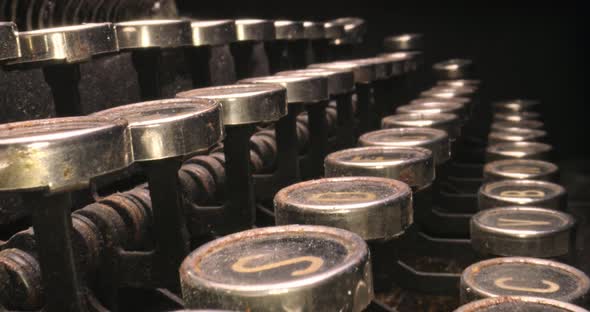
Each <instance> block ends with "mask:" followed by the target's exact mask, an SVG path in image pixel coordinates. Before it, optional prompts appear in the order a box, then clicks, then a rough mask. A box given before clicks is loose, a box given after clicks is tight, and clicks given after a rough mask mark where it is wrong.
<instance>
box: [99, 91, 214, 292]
mask: <svg viewBox="0 0 590 312" xmlns="http://www.w3.org/2000/svg"><path fill="white" fill-rule="evenodd" d="M94 115H95V116H102V117H108V118H124V119H126V120H128V121H129V131H130V132H131V142H132V145H133V160H134V161H135V162H139V163H141V164H142V167H143V169H144V170H145V173H146V175H147V180H148V187H149V190H150V198H151V201H152V209H153V213H154V232H155V235H154V238H155V240H156V242H155V245H156V247H155V254H154V261H155V263H154V265H153V268H152V270H153V272H152V275H153V276H154V277H153V278H154V279H155V282H156V283H157V284H159V285H163V286H166V287H173V288H174V287H178V285H176V284H177V283H178V281H177V279H176V278H175V274H174V272H175V271H176V270H177V268H178V265H179V264H180V263H181V262H182V259H183V258H184V257H185V256H186V255H187V254H188V251H189V250H188V249H189V237H188V230H187V226H186V222H185V219H184V214H185V211H184V206H183V204H182V203H183V200H182V193H181V187H180V183H179V180H178V170H180V167H181V165H182V161H183V160H184V157H185V156H187V155H191V154H195V153H198V152H204V151H207V149H208V148H210V147H211V146H213V145H215V144H217V143H218V142H219V141H220V140H221V139H222V133H223V132H222V128H221V125H222V123H221V117H222V116H221V107H220V105H219V104H218V103H216V102H213V101H211V100H206V99H169V100H159V101H152V102H143V103H136V104H129V105H125V106H120V107H116V108H112V109H108V110H104V111H100V112H98V113H95V114H94ZM194 134H198V135H194Z"/></svg>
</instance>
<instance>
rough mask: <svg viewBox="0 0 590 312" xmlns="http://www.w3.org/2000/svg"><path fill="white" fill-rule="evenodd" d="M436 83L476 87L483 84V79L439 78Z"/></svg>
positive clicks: (444, 85)
mask: <svg viewBox="0 0 590 312" xmlns="http://www.w3.org/2000/svg"><path fill="white" fill-rule="evenodd" d="M436 85H437V86H442V87H451V88H461V87H470V88H474V89H475V88H478V87H479V86H480V85H481V81H480V80H475V79H453V80H439V81H437V82H436Z"/></svg>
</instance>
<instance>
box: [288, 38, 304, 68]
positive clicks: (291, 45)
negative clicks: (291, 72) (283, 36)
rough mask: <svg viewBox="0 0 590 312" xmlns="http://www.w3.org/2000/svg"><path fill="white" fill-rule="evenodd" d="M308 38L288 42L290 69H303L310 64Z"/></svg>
mask: <svg viewBox="0 0 590 312" xmlns="http://www.w3.org/2000/svg"><path fill="white" fill-rule="evenodd" d="M308 42H309V41H308V40H293V41H288V42H287V57H288V59H289V68H290V69H301V68H305V67H307V65H308V62H307V61H308V57H307V44H308Z"/></svg>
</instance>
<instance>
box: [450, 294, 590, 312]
mask: <svg viewBox="0 0 590 312" xmlns="http://www.w3.org/2000/svg"><path fill="white" fill-rule="evenodd" d="M478 311H479V312H514V311H540V312H588V310H586V309H584V308H581V307H579V306H577V305H574V304H571V303H567V302H562V301H558V300H553V299H547V298H541V297H526V296H512V297H510V296H503V297H494V298H487V299H481V300H477V301H473V302H471V303H468V304H466V305H463V306H461V307H459V308H458V309H456V310H455V311H454V312H478Z"/></svg>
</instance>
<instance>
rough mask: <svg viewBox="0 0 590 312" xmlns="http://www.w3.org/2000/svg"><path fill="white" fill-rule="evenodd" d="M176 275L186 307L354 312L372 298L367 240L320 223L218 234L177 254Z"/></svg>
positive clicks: (366, 304)
mask: <svg viewBox="0 0 590 312" xmlns="http://www.w3.org/2000/svg"><path fill="white" fill-rule="evenodd" d="M180 280H181V285H182V294H183V299H184V301H185V302H186V304H187V307H189V308H214V309H234V310H240V311H244V310H251V311H282V310H285V309H288V310H297V311H329V310H337V311H359V312H360V311H363V310H364V309H365V307H367V306H368V305H369V303H370V301H371V300H372V299H373V285H372V276H371V264H370V260H369V250H368V248H367V244H366V243H365V242H364V241H363V239H362V238H361V237H359V236H358V235H356V234H354V233H351V232H348V231H345V230H341V229H337V228H330V227H323V226H309V225H303V226H301V225H287V226H277V227H268V228H259V229H254V230H249V231H244V232H240V233H236V234H232V235H229V236H225V237H222V238H220V239H217V240H215V241H212V242H210V243H207V244H205V245H203V246H201V247H199V248H198V249H197V250H195V251H194V252H192V253H191V254H190V255H189V256H188V257H187V258H186V259H185V261H184V262H183V264H182V266H181V268H180Z"/></svg>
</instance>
